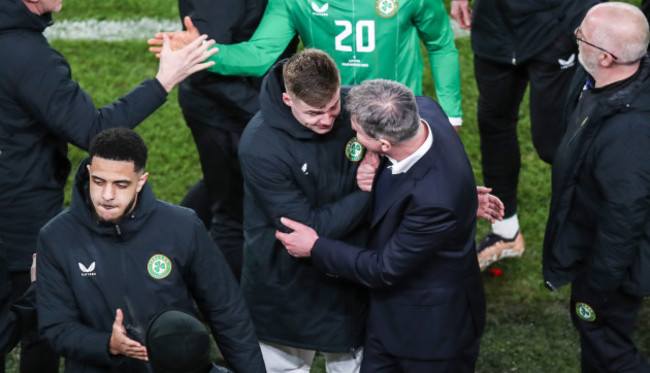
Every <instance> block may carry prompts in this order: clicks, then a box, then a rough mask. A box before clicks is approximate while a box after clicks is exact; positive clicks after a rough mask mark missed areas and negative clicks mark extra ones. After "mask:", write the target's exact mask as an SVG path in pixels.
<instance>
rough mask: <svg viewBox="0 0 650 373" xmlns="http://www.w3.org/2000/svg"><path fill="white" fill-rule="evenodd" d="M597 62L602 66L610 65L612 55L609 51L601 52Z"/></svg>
mask: <svg viewBox="0 0 650 373" xmlns="http://www.w3.org/2000/svg"><path fill="white" fill-rule="evenodd" d="M598 64H599V65H600V66H602V67H611V66H612V65H613V64H614V57H612V55H611V54H609V53H605V52H601V53H600V55H599V56H598Z"/></svg>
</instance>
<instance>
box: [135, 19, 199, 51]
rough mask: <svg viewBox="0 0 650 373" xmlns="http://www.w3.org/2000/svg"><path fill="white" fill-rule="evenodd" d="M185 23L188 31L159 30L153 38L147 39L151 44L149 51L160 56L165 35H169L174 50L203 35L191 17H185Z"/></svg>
mask: <svg viewBox="0 0 650 373" xmlns="http://www.w3.org/2000/svg"><path fill="white" fill-rule="evenodd" d="M183 24H185V29H186V31H176V32H159V33H157V34H156V35H155V36H154V37H153V38H151V39H149V40H147V44H149V45H151V47H149V51H150V52H153V53H156V57H158V58H160V52H162V45H163V35H167V37H168V38H169V42H170V44H169V45H170V48H171V50H172V51H177V50H179V49H183V48H185V47H186V46H188V45H189V44H190V43H192V42H193V41H194V40H196V38H198V37H199V36H200V35H201V33H200V32H199V29H197V28H196V27H195V26H194V23H192V19H191V18H190V17H185V18H183Z"/></svg>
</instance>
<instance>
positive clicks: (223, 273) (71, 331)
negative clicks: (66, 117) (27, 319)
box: [36, 128, 265, 373]
mask: <svg viewBox="0 0 650 373" xmlns="http://www.w3.org/2000/svg"><path fill="white" fill-rule="evenodd" d="M146 159H147V148H146V146H145V144H144V142H143V141H142V138H140V136H139V135H138V134H137V133H135V132H134V131H132V130H130V129H125V128H115V129H109V130H106V131H103V132H101V133H100V134H99V135H97V137H96V138H95V139H94V140H93V142H92V143H91V145H90V149H89V158H88V159H87V160H85V161H84V162H83V163H82V165H81V166H80V167H79V170H78V172H77V176H76V178H75V185H74V191H73V196H72V201H71V204H70V208H69V209H68V210H66V211H64V212H62V213H61V214H59V215H58V216H57V217H56V218H54V219H53V220H51V221H50V222H49V223H48V224H47V225H46V226H45V227H43V229H42V230H41V232H40V234H39V238H38V258H39V262H38V276H39V281H38V282H37V286H36V295H37V310H38V321H39V322H38V324H39V331H40V333H41V335H42V336H43V337H44V338H45V339H46V340H47V341H48V342H49V343H50V344H51V345H52V347H53V348H54V350H55V351H56V352H57V353H60V354H61V355H62V356H64V357H65V361H66V369H65V371H66V372H72V373H74V372H126V373H128V372H134V373H135V372H151V367H150V366H149V364H148V363H146V360H147V353H146V348H145V347H144V346H143V345H142V344H143V343H144V340H145V339H144V338H145V335H144V334H145V331H146V327H147V325H148V324H149V322H150V320H151V319H152V318H153V317H154V316H155V315H156V314H158V313H159V312H161V311H163V310H165V309H169V308H176V309H179V310H184V311H186V312H193V309H194V304H195V303H196V305H197V306H198V309H199V310H200V312H201V314H202V316H203V319H204V320H205V321H206V322H207V324H208V325H209V327H210V329H211V331H212V335H213V336H214V338H215V340H216V342H217V344H218V345H219V348H220V349H221V351H222V353H223V355H224V358H225V360H226V361H227V362H228V364H230V366H231V367H232V369H233V370H234V371H235V372H237V373H249V372H250V373H254V372H259V373H261V372H264V371H265V369H264V362H263V361H262V356H261V353H260V349H259V345H258V343H257V337H256V335H255V330H254V328H253V324H252V322H251V319H250V316H249V313H248V310H247V308H246V304H245V303H244V300H243V298H242V296H241V292H240V290H239V286H238V284H237V282H236V281H235V279H234V277H233V275H232V272H231V271H230V269H229V268H228V265H227V263H226V261H225V260H224V258H223V255H222V254H221V252H220V251H219V249H218V248H217V247H216V246H215V245H214V243H213V242H212V240H211V239H210V236H209V235H208V233H207V232H206V230H205V227H204V225H203V223H202V222H201V221H200V220H199V219H198V217H197V216H196V214H194V212H192V211H191V210H189V209H186V208H182V207H177V206H174V205H171V204H169V203H166V202H163V201H160V200H156V197H155V196H154V194H153V192H152V190H151V188H150V187H149V185H148V184H147V182H146V181H147V177H148V175H149V174H148V173H147V172H145V171H144V168H145V164H146Z"/></svg>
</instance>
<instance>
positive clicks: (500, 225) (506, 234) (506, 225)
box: [492, 214, 519, 240]
mask: <svg viewBox="0 0 650 373" xmlns="http://www.w3.org/2000/svg"><path fill="white" fill-rule="evenodd" d="M492 232H493V233H495V234H498V235H499V236H501V237H503V238H505V239H507V240H511V239H513V238H515V235H516V234H517V232H519V219H518V218H517V214H514V215H512V216H510V217H507V218H505V219H503V220H501V221H498V220H497V221H496V222H495V223H494V224H492Z"/></svg>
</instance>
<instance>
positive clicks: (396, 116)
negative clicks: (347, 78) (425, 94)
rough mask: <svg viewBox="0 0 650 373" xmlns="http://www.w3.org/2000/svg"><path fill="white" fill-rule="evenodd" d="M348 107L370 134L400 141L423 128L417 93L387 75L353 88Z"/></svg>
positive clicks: (376, 137) (364, 130) (348, 99)
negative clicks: (416, 99) (416, 98)
mask: <svg viewBox="0 0 650 373" xmlns="http://www.w3.org/2000/svg"><path fill="white" fill-rule="evenodd" d="M345 108H346V109H347V111H348V112H349V113H350V116H352V117H354V118H355V119H356V121H357V123H358V124H359V126H360V127H361V130H363V132H365V133H366V134H367V135H369V136H371V137H373V138H375V139H380V138H384V139H386V140H388V141H390V142H391V143H394V144H399V143H401V142H404V141H406V140H409V139H411V138H413V137H414V136H415V135H416V134H417V133H418V130H419V128H420V114H419V113H418V106H417V104H416V102H415V96H414V95H413V92H411V90H410V89H408V87H406V86H405V85H404V84H402V83H397V82H394V81H390V80H385V79H374V80H367V81H365V82H363V83H361V85H358V86H356V87H354V88H352V89H351V90H350V93H348V95H347V97H346V103H345Z"/></svg>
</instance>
